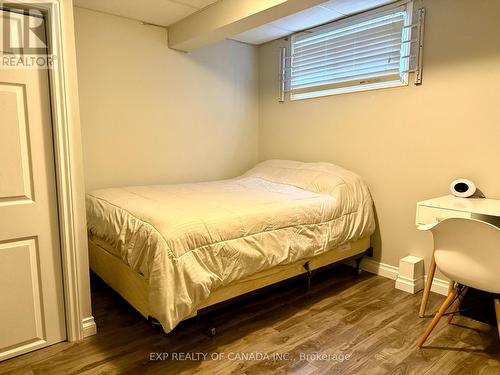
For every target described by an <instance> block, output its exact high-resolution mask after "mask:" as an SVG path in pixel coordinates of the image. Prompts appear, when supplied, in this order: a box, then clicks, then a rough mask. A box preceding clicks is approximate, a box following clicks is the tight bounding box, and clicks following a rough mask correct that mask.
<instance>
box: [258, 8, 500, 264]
mask: <svg viewBox="0 0 500 375" xmlns="http://www.w3.org/2000/svg"><path fill="white" fill-rule="evenodd" d="M419 5H422V3H421V2H420V1H416V6H419ZM423 5H424V6H425V7H426V8H427V19H426V30H425V48H424V80H423V85H422V86H420V87H415V86H412V85H410V86H408V87H401V88H391V89H383V90H376V91H366V92H358V93H352V94H343V95H336V96H329V97H323V98H315V99H308V100H300V101H294V102H290V101H289V102H286V103H284V104H279V103H278V101H277V97H278V72H279V67H278V61H279V58H278V56H279V46H281V45H286V42H284V41H283V40H280V41H275V42H271V43H268V44H265V45H263V46H261V47H260V51H259V53H260V133H259V145H260V159H268V158H283V159H297V160H304V161H316V160H318V161H319V160H321V161H329V162H332V163H336V164H339V165H341V166H344V167H346V168H348V169H351V170H353V171H356V172H357V173H359V174H360V175H361V176H363V177H364V178H365V180H366V181H367V182H368V184H369V186H370V189H371V192H372V195H373V198H374V201H375V206H376V211H377V216H378V231H377V234H376V236H375V237H374V241H375V244H376V249H375V250H376V251H375V258H376V259H378V260H381V261H382V262H383V263H388V264H391V265H394V266H397V265H398V261H399V259H400V258H401V257H403V256H405V255H408V254H413V255H417V256H423V257H425V258H426V259H427V260H428V259H429V256H430V245H431V242H430V241H431V239H430V236H429V234H427V233H420V232H417V231H416V229H415V224H414V222H415V203H416V202H417V201H419V200H423V199H427V198H432V197H437V196H440V195H444V194H447V193H448V185H449V183H450V181H451V180H453V179H455V178H458V177H467V178H470V179H472V180H473V181H475V182H476V183H477V185H478V186H479V187H480V188H481V189H482V190H483V192H484V193H485V194H486V196H488V197H491V198H500V145H499V144H500V122H499V121H500V48H499V41H498V37H499V35H500V22H498V15H499V14H500V1H498V0H481V1H475V0H426V1H424V2H423Z"/></svg>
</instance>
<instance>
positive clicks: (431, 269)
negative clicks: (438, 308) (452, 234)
mask: <svg viewBox="0 0 500 375" xmlns="http://www.w3.org/2000/svg"><path fill="white" fill-rule="evenodd" d="M435 271H436V261H435V260H434V253H433V254H432V257H431V263H430V264H429V274H428V275H427V280H426V282H425V287H424V294H423V295H422V302H421V303H420V311H419V312H418V316H419V317H421V318H423V317H424V315H425V308H426V306H427V300H428V299H429V293H430V292H431V286H432V280H433V279H434V272H435Z"/></svg>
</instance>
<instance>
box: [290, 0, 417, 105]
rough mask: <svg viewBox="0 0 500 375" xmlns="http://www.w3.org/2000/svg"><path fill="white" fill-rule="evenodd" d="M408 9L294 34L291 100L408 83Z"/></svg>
mask: <svg viewBox="0 0 500 375" xmlns="http://www.w3.org/2000/svg"><path fill="white" fill-rule="evenodd" d="M411 9H412V3H408V4H405V5H399V6H396V7H394V6H392V7H390V8H387V7H386V8H382V9H379V10H375V11H372V12H368V13H364V14H361V15H358V16H354V17H349V18H346V19H343V20H341V21H337V22H333V23H330V24H328V25H324V26H321V27H318V28H314V29H311V30H307V31H305V32H301V33H299V34H296V35H294V36H293V37H292V53H291V57H292V58H291V69H290V74H291V76H290V87H289V89H290V98H291V99H292V100H295V99H305V98H311V97H316V96H324V95H332V94H339V93H345V92H352V91H361V90H369V89H375V88H382V87H394V86H402V85H407V84H408V70H409V55H410V44H411V42H410V38H411V36H410V30H411V26H410V24H411Z"/></svg>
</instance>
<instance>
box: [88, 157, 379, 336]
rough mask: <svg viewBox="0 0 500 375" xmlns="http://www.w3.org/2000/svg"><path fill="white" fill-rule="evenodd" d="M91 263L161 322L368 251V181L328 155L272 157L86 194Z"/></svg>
mask: <svg viewBox="0 0 500 375" xmlns="http://www.w3.org/2000/svg"><path fill="white" fill-rule="evenodd" d="M86 207H87V223H88V236H89V259H90V267H91V269H92V270H93V271H94V272H95V273H96V274H97V275H98V276H99V277H100V278H102V279H103V280H104V281H105V282H106V283H107V284H109V285H110V286H111V287H112V288H113V289H115V290H116V291H117V292H118V293H120V294H121V295H122V297H123V298H125V299H126V300H127V301H128V302H129V303H130V304H131V305H132V306H133V307H135V308H136V309H137V310H138V311H139V312H140V313H141V314H142V315H143V316H145V317H147V318H154V319H156V320H158V321H159V322H160V323H161V325H162V327H163V329H164V331H165V332H169V331H171V330H172V329H173V328H174V327H175V326H176V325H177V324H178V323H179V322H180V321H182V320H184V319H187V318H189V317H192V316H194V315H196V314H197V312H198V311H200V310H201V309H203V308H206V307H208V306H212V305H215V304H218V303H220V302H222V301H225V300H228V299H232V298H234V297H237V296H240V295H243V294H246V293H249V292H252V291H254V290H256V289H259V288H262V287H265V286H268V285H271V284H274V283H277V282H280V281H283V280H286V279H289V278H292V277H294V276H297V275H299V274H301V273H306V272H310V271H312V270H314V269H317V268H321V267H323V266H326V265H328V264H332V263H336V262H338V261H340V260H344V259H351V258H353V257H356V256H358V255H362V254H364V253H365V252H366V251H367V249H368V248H369V247H370V236H371V234H372V233H373V231H374V229H375V223H374V213H373V203H372V200H371V197H370V194H369V191H368V188H367V186H366V184H365V183H364V182H363V180H362V179H361V178H360V177H359V176H358V175H356V174H355V173H353V172H350V171H348V170H346V169H343V168H341V167H339V166H336V165H333V164H329V163H302V162H295V161H287V160H269V161H265V162H262V163H259V164H257V165H256V166H255V167H254V168H252V169H251V170H249V171H248V172H246V173H245V174H243V175H242V176H239V177H237V178H233V179H228V180H222V181H213V182H204V183H192V184H178V185H150V186H133V187H122V188H110V189H101V190H96V191H93V192H91V193H89V194H88V195H87V198H86Z"/></svg>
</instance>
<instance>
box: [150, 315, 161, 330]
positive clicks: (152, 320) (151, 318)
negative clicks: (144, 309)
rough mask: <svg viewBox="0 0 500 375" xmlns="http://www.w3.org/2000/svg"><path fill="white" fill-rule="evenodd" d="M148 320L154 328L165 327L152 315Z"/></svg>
mask: <svg viewBox="0 0 500 375" xmlns="http://www.w3.org/2000/svg"><path fill="white" fill-rule="evenodd" d="M148 322H149V324H151V326H152V327H153V328H160V329H163V327H162V326H161V323H160V322H159V321H158V319H156V318H153V317H152V316H148Z"/></svg>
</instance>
